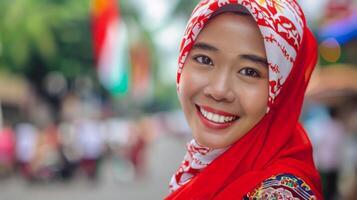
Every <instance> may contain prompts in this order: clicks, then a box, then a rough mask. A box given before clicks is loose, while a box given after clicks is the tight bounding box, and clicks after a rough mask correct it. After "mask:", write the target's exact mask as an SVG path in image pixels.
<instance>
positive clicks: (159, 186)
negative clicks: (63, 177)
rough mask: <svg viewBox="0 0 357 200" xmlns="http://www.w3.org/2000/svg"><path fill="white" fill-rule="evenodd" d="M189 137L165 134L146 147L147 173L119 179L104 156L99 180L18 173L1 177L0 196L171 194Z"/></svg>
mask: <svg viewBox="0 0 357 200" xmlns="http://www.w3.org/2000/svg"><path fill="white" fill-rule="evenodd" d="M186 142H187V139H184V138H178V137H173V136H162V137H160V138H158V139H157V140H156V141H155V142H153V143H152V144H150V146H149V147H148V151H147V168H146V172H147V173H146V175H145V176H144V177H142V178H140V179H134V180H127V181H123V180H118V178H115V177H116V176H115V171H114V170H113V164H112V162H111V161H110V160H105V161H104V162H103V164H102V167H101V169H100V178H99V180H98V181H97V182H94V183H93V182H90V181H88V180H87V179H86V178H85V177H76V178H75V179H74V180H71V181H68V182H60V181H55V182H49V183H35V184H31V183H28V182H26V181H24V180H23V179H22V178H21V177H19V176H13V177H10V178H8V179H5V180H0V200H52V199H54V200H57V199H58V200H98V199H102V200H137V199H138V200H139V199H145V200H157V199H163V198H164V197H165V196H166V195H168V182H169V180H170V178H171V176H172V174H173V173H174V172H175V170H176V169H177V168H178V166H179V164H180V163H181V161H182V159H183V156H184V154H185V143H186Z"/></svg>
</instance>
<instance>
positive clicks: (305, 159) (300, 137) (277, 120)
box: [166, 18, 322, 200]
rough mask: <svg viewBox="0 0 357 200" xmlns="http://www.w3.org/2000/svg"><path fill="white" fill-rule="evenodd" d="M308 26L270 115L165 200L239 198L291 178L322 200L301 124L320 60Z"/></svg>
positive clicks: (317, 178)
mask: <svg viewBox="0 0 357 200" xmlns="http://www.w3.org/2000/svg"><path fill="white" fill-rule="evenodd" d="M303 21H304V29H303V38H302V41H301V45H300V47H299V49H298V51H297V57H296V60H295V61H294V63H293V67H292V69H291V71H290V73H289V75H288V77H287V79H286V80H285V82H284V87H282V88H281V91H280V93H279V95H277V97H276V99H275V100H274V103H273V104H271V105H270V111H269V112H268V113H267V114H266V115H265V117H264V118H263V119H262V121H260V122H259V123H258V124H257V125H256V126H255V127H254V128H253V129H252V130H250V131H249V132H248V133H247V134H246V135H245V136H244V137H242V138H241V139H240V140H238V141H237V142H236V143H235V144H234V145H233V146H232V147H231V148H229V149H228V150H227V151H226V152H225V153H223V154H222V155H221V156H220V157H218V158H217V159H215V160H214V161H213V162H212V163H211V164H210V165H208V166H207V167H206V168H205V169H204V170H203V171H202V172H200V173H199V174H197V175H196V176H195V177H193V178H192V180H191V181H190V182H188V183H187V184H185V185H183V186H182V187H180V188H179V189H178V190H176V191H175V192H173V193H171V194H170V195H169V196H168V197H166V200H189V199H224V200H229V199H240V198H242V197H243V196H244V195H245V194H247V193H248V192H250V191H251V190H253V189H254V188H255V187H257V186H258V185H259V184H260V183H261V182H263V181H264V180H265V179H267V178H269V177H271V176H272V175H276V174H280V173H290V174H293V175H295V176H297V177H299V178H301V179H302V180H304V181H305V182H306V183H307V184H308V185H309V186H310V187H311V189H312V191H313V192H314V194H315V196H316V197H317V199H322V196H321V185H320V177H319V174H318V172H317V170H316V168H315V166H314V163H313V158H312V146H311V143H310V141H309V139H308V137H307V135H306V133H305V130H304V129H303V127H302V126H301V125H300V123H299V122H298V118H299V116H300V112H301V107H302V104H303V99H304V94H305V90H306V87H307V84H308V81H309V79H310V75H311V73H312V71H313V69H314V66H315V64H316V60H317V45H316V41H315V39H314V37H313V35H312V33H311V32H310V31H309V29H308V28H307V27H306V21H305V19H304V18H303Z"/></svg>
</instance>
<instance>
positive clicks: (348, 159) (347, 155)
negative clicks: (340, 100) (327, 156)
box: [338, 97, 357, 200]
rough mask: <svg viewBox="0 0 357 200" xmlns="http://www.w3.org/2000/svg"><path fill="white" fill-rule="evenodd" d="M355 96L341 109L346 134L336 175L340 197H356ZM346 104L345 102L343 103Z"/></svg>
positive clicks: (347, 199) (356, 115)
mask: <svg viewBox="0 0 357 200" xmlns="http://www.w3.org/2000/svg"><path fill="white" fill-rule="evenodd" d="M356 102H357V101H356V97H355V98H354V99H353V98H351V99H350V102H349V103H347V106H346V107H345V108H344V109H342V111H341V116H342V117H343V119H344V120H343V121H344V122H346V127H347V134H346V137H345V138H344V141H343V144H342V159H341V164H340V169H339V177H338V179H339V180H338V191H339V194H340V196H341V198H342V199H345V200H354V199H356V197H357V106H356ZM345 105H346V104H345Z"/></svg>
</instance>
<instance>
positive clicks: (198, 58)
mask: <svg viewBox="0 0 357 200" xmlns="http://www.w3.org/2000/svg"><path fill="white" fill-rule="evenodd" d="M193 59H194V60H195V61H196V62H198V63H200V64H203V65H213V62H212V60H211V59H210V58H209V57H207V56H203V55H199V56H195V57H194V58H193Z"/></svg>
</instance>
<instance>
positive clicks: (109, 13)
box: [92, 0, 120, 62]
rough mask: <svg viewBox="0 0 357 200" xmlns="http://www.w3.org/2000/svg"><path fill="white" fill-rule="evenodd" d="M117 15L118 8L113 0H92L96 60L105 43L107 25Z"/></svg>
mask: <svg viewBox="0 0 357 200" xmlns="http://www.w3.org/2000/svg"><path fill="white" fill-rule="evenodd" d="M119 17H120V15H119V9H118V5H117V3H116V1H115V0H93V2H92V32H93V43H94V55H95V59H96V62H98V59H99V56H100V54H101V51H102V48H103V45H104V43H105V39H106V37H107V33H108V27H109V25H110V24H111V23H112V22H113V21H117V20H118V19H119Z"/></svg>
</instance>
